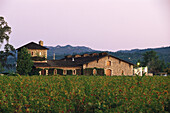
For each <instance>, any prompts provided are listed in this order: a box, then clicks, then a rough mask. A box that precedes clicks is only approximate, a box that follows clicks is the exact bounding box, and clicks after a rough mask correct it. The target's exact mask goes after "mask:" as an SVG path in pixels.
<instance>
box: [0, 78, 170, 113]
mask: <svg viewBox="0 0 170 113" xmlns="http://www.w3.org/2000/svg"><path fill="white" fill-rule="evenodd" d="M169 81H170V77H169V76H167V77H158V76H156V77H143V78H142V77H125V76H121V77H117V76H114V77H106V76H1V77H0V112H24V113H25V112H41V113H42V112H49V113H51V112H57V113H58V112H61V113H69V112H77V113H83V112H85V113H90V112H96V113H98V112H99V113H102V112H105V113H106V112H119V113H120V112H136V113H139V112H167V113H168V110H169V106H168V105H169V104H170V101H169V90H170V85H169ZM169 111H170V110H169Z"/></svg>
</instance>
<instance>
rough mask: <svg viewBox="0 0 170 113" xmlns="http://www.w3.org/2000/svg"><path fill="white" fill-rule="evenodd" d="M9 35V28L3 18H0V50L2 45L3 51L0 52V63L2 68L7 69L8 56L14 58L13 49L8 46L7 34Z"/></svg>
mask: <svg viewBox="0 0 170 113" xmlns="http://www.w3.org/2000/svg"><path fill="white" fill-rule="evenodd" d="M10 33H11V27H9V26H8V24H7V22H6V21H5V20H4V17H0V48H1V46H2V44H4V43H5V42H6V43H5V44H4V51H0V63H1V66H2V67H6V68H8V65H7V63H6V61H7V57H8V56H14V53H15V49H14V47H13V46H12V45H10V44H9V34H10Z"/></svg>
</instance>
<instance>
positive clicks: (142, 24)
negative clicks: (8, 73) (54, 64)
mask: <svg viewBox="0 0 170 113" xmlns="http://www.w3.org/2000/svg"><path fill="white" fill-rule="evenodd" d="M0 16H3V17H5V20H6V21H7V22H8V24H9V26H11V27H12V34H11V35H10V42H11V44H13V45H14V47H16V48H17V47H20V46H21V45H23V44H26V43H28V42H31V41H34V42H38V41H39V40H43V41H44V43H45V45H48V46H56V45H67V44H70V45H73V46H78V45H79V46H82V45H83V46H88V47H91V48H93V49H97V50H110V51H116V50H121V49H134V48H150V47H151V48H152V47H162V46H170V0H0Z"/></svg>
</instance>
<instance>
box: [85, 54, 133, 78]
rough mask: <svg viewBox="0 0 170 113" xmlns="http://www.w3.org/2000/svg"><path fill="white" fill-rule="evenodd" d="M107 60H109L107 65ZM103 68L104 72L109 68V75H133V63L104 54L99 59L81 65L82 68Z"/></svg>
mask: <svg viewBox="0 0 170 113" xmlns="http://www.w3.org/2000/svg"><path fill="white" fill-rule="evenodd" d="M108 61H110V62H111V65H110V66H109V65H108V64H109V63H108ZM94 67H96V68H104V70H105V74H106V71H107V70H109V69H110V70H111V76H113V75H122V74H123V75H133V65H131V64H128V63H126V62H124V61H120V60H119V59H116V58H114V57H110V56H106V57H104V58H101V59H99V60H98V61H97V60H96V61H93V62H90V63H88V64H84V65H83V69H85V68H94Z"/></svg>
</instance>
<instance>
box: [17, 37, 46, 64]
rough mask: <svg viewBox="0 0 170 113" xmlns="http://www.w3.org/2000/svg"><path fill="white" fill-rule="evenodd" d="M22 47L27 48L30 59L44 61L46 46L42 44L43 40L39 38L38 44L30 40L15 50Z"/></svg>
mask: <svg viewBox="0 0 170 113" xmlns="http://www.w3.org/2000/svg"><path fill="white" fill-rule="evenodd" d="M24 47H25V48H27V49H28V51H29V53H30V54H31V56H32V60H33V61H34V62H40V61H44V62H46V59H47V50H48V48H46V47H44V46H43V41H41V40H40V41H39V44H37V43H34V42H30V43H28V44H26V45H24V46H22V47H20V48H18V49H17V50H18V51H20V50H21V49H22V48H24Z"/></svg>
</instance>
